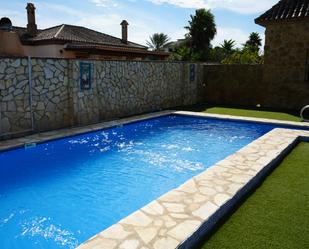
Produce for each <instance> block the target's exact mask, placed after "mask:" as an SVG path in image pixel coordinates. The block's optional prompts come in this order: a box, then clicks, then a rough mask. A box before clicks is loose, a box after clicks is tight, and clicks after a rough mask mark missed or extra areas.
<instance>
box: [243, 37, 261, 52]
mask: <svg viewBox="0 0 309 249" xmlns="http://www.w3.org/2000/svg"><path fill="white" fill-rule="evenodd" d="M261 46H262V39H261V37H260V35H259V33H257V32H252V33H251V34H250V36H249V40H248V41H247V42H246V43H245V47H247V48H249V50H252V51H255V52H258V51H259V50H260V47H261Z"/></svg>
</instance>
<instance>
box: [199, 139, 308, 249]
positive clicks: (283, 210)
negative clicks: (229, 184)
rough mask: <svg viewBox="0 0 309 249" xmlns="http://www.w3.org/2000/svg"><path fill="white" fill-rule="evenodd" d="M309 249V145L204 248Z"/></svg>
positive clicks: (301, 147)
mask: <svg viewBox="0 0 309 249" xmlns="http://www.w3.org/2000/svg"><path fill="white" fill-rule="evenodd" d="M229 248H231V249H274V248H276V249H277V248H278V249H279V248H280V249H296V248H300V249H303V248H309V143H300V144H299V145H298V146H297V147H296V148H295V149H294V150H293V151H292V152H291V153H290V154H289V155H288V156H287V157H286V158H285V159H284V160H283V162H282V163H281V164H280V166H279V167H277V168H276V169H275V171H274V172H273V173H272V174H271V175H270V176H268V178H267V179H266V180H265V181H264V182H263V184H262V185H261V186H260V187H259V188H258V189H257V190H256V191H255V193H254V194H253V195H251V196H250V197H249V198H248V199H247V200H246V201H245V202H244V203H243V204H242V205H241V206H240V207H239V208H238V209H237V210H236V211H235V212H234V213H233V214H232V215H231V216H230V218H229V219H228V220H227V221H226V222H225V223H224V224H223V225H222V226H221V227H220V228H219V229H218V230H217V231H216V232H215V233H214V234H213V235H212V236H211V237H210V238H209V239H208V241H206V242H205V244H204V246H203V247H202V249H229Z"/></svg>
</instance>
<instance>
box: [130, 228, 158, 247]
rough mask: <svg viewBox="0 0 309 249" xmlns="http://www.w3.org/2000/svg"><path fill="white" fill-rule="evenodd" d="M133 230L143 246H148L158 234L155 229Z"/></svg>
mask: <svg viewBox="0 0 309 249" xmlns="http://www.w3.org/2000/svg"><path fill="white" fill-rule="evenodd" d="M135 230H136V232H137V234H138V235H139V237H140V239H141V240H142V241H143V242H144V243H145V244H149V243H150V242H151V241H152V240H153V239H154V238H155V237H156V235H157V234H158V229H157V228H155V227H149V228H136V229H135Z"/></svg>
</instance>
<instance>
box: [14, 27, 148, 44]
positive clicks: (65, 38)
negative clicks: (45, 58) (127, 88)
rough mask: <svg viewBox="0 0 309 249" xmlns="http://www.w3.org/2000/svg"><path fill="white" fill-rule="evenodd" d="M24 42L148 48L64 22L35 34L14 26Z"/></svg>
mask: <svg viewBox="0 0 309 249" xmlns="http://www.w3.org/2000/svg"><path fill="white" fill-rule="evenodd" d="M13 30H14V31H16V32H17V33H18V34H19V36H20V38H21V41H22V43H23V44H27V45H36V44H55V43H56V44H66V43H72V42H74V43H83V44H98V45H106V46H117V47H127V48H134V49H143V50H146V49H147V47H145V46H143V45H140V44H137V43H133V42H130V41H128V42H127V43H124V42H123V41H122V40H121V39H120V38H117V37H114V36H110V35H107V34H104V33H101V32H97V31H95V30H91V29H88V28H85V27H80V26H74V25H68V24H62V25H59V26H55V27H51V28H48V29H41V30H38V32H37V34H36V35H35V36H29V35H28V34H27V29H26V28H21V27H13Z"/></svg>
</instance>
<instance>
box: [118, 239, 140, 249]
mask: <svg viewBox="0 0 309 249" xmlns="http://www.w3.org/2000/svg"><path fill="white" fill-rule="evenodd" d="M139 244H140V242H139V241H138V240H136V239H130V240H125V241H123V242H122V243H121V244H120V245H119V249H137V248H138V245H139Z"/></svg>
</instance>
